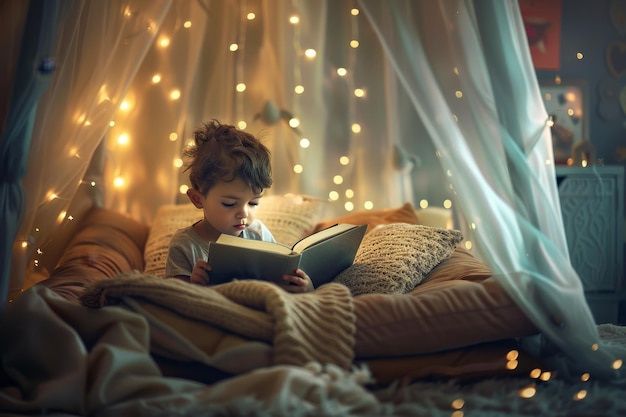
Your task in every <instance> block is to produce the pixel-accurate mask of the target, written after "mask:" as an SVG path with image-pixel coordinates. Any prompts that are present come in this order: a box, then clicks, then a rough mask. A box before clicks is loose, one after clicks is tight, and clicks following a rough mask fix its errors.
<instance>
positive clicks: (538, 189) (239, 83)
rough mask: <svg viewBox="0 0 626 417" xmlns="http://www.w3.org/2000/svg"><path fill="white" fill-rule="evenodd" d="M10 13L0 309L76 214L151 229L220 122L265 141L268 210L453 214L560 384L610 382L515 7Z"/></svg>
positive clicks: (237, 6)
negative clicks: (300, 199)
mask: <svg viewBox="0 0 626 417" xmlns="http://www.w3.org/2000/svg"><path fill="white" fill-rule="evenodd" d="M7 3H8V4H7ZM2 7H3V10H2V16H3V18H2V19H3V20H6V19H7V16H12V17H13V19H12V20H11V25H5V26H3V27H4V29H3V30H4V31H6V32H7V33H9V32H10V33H12V34H13V36H12V37H11V36H3V38H4V39H6V42H10V41H11V40H13V41H14V45H13V47H12V48H5V51H7V52H6V53H8V55H9V56H8V57H5V61H6V62H8V65H6V66H5V68H3V71H4V74H3V75H4V76H3V77H2V82H3V83H5V86H6V87H8V89H7V88H5V89H3V91H12V93H11V95H4V96H3V98H2V100H3V103H2V109H3V114H2V116H3V133H2V141H1V142H0V149H1V156H0V157H1V158H2V163H1V164H0V170H1V172H2V182H1V183H0V187H1V189H0V207H2V210H1V211H2V214H3V216H2V218H3V222H4V224H3V228H4V230H7V231H8V232H9V233H7V234H5V235H3V236H2V237H1V238H0V239H1V243H2V244H1V245H0V248H1V249H2V252H3V253H2V264H0V267H1V270H2V286H1V289H2V293H3V294H2V295H3V297H2V300H3V301H4V300H5V299H6V298H7V297H6V296H7V291H8V290H15V289H19V288H21V287H22V286H23V283H24V277H25V273H24V271H25V270H26V271H27V272H28V273H37V267H38V263H37V259H38V256H41V255H42V254H45V252H46V251H47V250H52V249H51V248H52V247H53V246H54V240H55V234H56V233H57V232H58V231H59V230H60V229H61V228H63V227H65V226H66V225H67V224H68V222H70V221H72V220H71V219H72V215H73V214H72V213H73V210H75V209H76V207H77V205H78V203H77V202H76V198H75V197H76V196H81V195H82V196H84V195H90V196H91V198H92V199H94V200H96V202H97V204H100V205H103V206H106V207H108V208H112V209H115V210H118V211H120V212H125V213H129V214H130V215H131V216H133V217H134V218H136V219H138V220H142V221H147V222H149V221H150V220H151V218H152V216H153V215H154V213H155V211H156V209H157V208H158V207H159V206H161V205H163V204H167V203H173V202H176V201H183V200H181V199H183V198H184V196H183V195H182V194H181V193H180V191H179V187H180V186H181V184H184V174H183V173H182V170H181V169H180V160H179V158H180V154H181V149H182V148H183V146H184V144H185V139H186V138H188V137H189V135H190V133H191V132H192V131H193V129H194V128H195V127H196V126H198V125H199V124H200V123H202V122H203V121H205V120H208V119H211V118H216V119H218V120H220V121H222V122H227V123H232V124H237V125H239V126H240V127H245V128H246V129H247V130H248V131H251V132H253V133H255V134H256V133H260V134H261V136H262V137H263V138H264V140H266V141H267V143H268V145H269V146H270V148H271V150H272V153H273V167H274V172H275V184H274V186H273V188H272V190H271V192H273V193H285V192H298V193H305V194H309V195H313V196H316V197H320V198H330V199H331V200H334V201H335V202H334V203H333V204H334V205H335V206H336V207H339V208H340V210H344V209H346V210H361V209H366V208H369V207H374V208H383V207H390V206H395V205H399V204H402V203H404V202H405V201H409V202H412V203H413V204H414V205H416V206H419V205H420V204H425V202H428V203H429V204H432V205H450V206H451V208H452V210H453V213H454V217H455V221H456V223H457V227H458V228H459V229H461V230H462V232H463V234H464V236H465V238H466V244H467V245H468V247H469V245H470V244H471V248H472V251H473V252H474V253H475V254H476V256H478V257H479V258H481V259H483V260H485V261H486V262H487V263H488V264H489V265H490V266H491V268H492V269H493V271H494V273H495V274H496V275H497V277H498V279H499V282H500V283H501V284H502V285H503V286H504V287H505V289H506V290H507V291H508V293H509V294H510V295H511V296H512V297H513V298H514V299H515V300H516V301H517V303H518V304H519V305H520V307H521V308H522V309H523V310H524V311H525V312H526V314H527V315H528V316H529V317H530V318H531V319H532V320H533V322H534V323H535V324H536V325H537V327H538V328H540V329H541V331H542V335H543V336H544V337H545V340H543V342H545V341H546V340H547V341H549V343H550V344H553V345H554V346H555V347H556V348H557V351H558V352H559V353H558V354H557V355H555V357H554V359H555V361H558V362H560V367H561V368H562V369H563V370H567V371H569V372H571V373H572V374H578V373H581V372H587V371H593V372H594V373H596V374H598V375H603V376H606V377H610V378H612V377H617V376H619V370H616V369H618V368H619V367H620V364H621V362H620V361H619V359H620V358H623V357H625V356H626V355H624V353H625V352H611V351H608V350H607V349H604V348H603V346H601V345H597V343H598V340H599V338H598V334H597V330H596V327H595V324H594V320H593V317H592V315H591V313H590V311H589V308H588V307H587V304H586V301H585V298H584V295H583V290H582V285H581V282H580V279H579V277H578V275H577V273H576V271H575V270H574V269H573V267H572V266H571V263H570V260H569V255H568V249H567V243H566V240H565V233H564V229H563V224H562V220H561V217H560V207H559V200H558V195H557V189H556V182H555V171H554V165H553V155H552V147H551V136H550V130H549V128H548V127H547V126H548V125H547V122H548V115H547V112H546V111H545V108H544V106H543V104H542V100H541V96H540V92H539V88H538V84H537V80H536V76H535V72H534V68H533V65H532V62H531V58H530V54H529V50H528V46H527V41H526V36H525V31H524V27H523V24H522V19H521V15H520V10H519V5H518V4H517V2H516V1H513V0H507V1H500V0H474V1H471V0H466V1H461V0H439V1H432V0H420V1H413V0H394V1H385V2H383V1H379V0H360V1H344V0H342V1H306V0H292V1H282V0H238V1H229V2H225V1H209V0H197V1H193V0H184V1H171V0H157V1H139V0H125V1H117V0H115V1H108V2H100V1H90V0H82V1H81V0H69V1H68V0H63V1H61V0H54V1H50V0H46V1H43V0H31V1H30V2H5V3H3V5H2ZM5 9H6V10H5ZM296 17H297V19H295V18H296ZM22 28H24V31H23V35H22V36H20V35H21V34H22V32H21V31H22ZM20 39H21V41H20ZM42 40H45V42H42ZM16 44H17V45H20V47H19V48H18V47H17V46H15V45H16ZM8 80H13V81H12V82H10V83H9V82H8ZM293 118H295V119H297V120H298V121H299V123H294V121H293V120H291V119H293ZM303 139H306V140H303ZM9 260H10V262H9ZM11 269H12V272H11V273H9V271H10V270H11ZM9 277H10V278H9ZM527 342H528V343H529V347H532V346H533V345H534V344H535V342H536V340H534V339H529V340H527Z"/></svg>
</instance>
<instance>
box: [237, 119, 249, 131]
mask: <svg viewBox="0 0 626 417" xmlns="http://www.w3.org/2000/svg"><path fill="white" fill-rule="evenodd" d="M237 127H239V129H241V130H244V129H245V128H246V127H248V123H246V121H245V120H240V121H238V122H237Z"/></svg>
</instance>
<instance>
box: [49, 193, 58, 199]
mask: <svg viewBox="0 0 626 417" xmlns="http://www.w3.org/2000/svg"><path fill="white" fill-rule="evenodd" d="M58 197H59V196H58V195H57V194H56V193H53V192H49V193H48V201H52V200H55V199H56V198H58Z"/></svg>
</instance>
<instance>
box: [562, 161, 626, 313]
mask: <svg viewBox="0 0 626 417" xmlns="http://www.w3.org/2000/svg"><path fill="white" fill-rule="evenodd" d="M556 176H557V184H558V188H559V198H560V203H561V213H562V215H563V223H564V225H565V233H566V236H567V243H568V249H569V254H570V259H571V262H572V265H573V266H574V269H575V270H576V272H578V275H579V276H580V278H581V280H582V282H583V286H584V288H585V293H586V295H587V301H588V303H589V306H590V308H591V310H592V312H593V314H594V317H595V319H596V322H597V323H609V322H610V323H619V322H620V321H623V320H624V319H625V317H624V316H626V311H624V310H626V284H625V282H624V280H625V278H624V167H622V166H589V167H570V166H567V167H566V166H559V167H557V168H556ZM620 304H621V305H622V311H621V312H620ZM621 324H624V323H621Z"/></svg>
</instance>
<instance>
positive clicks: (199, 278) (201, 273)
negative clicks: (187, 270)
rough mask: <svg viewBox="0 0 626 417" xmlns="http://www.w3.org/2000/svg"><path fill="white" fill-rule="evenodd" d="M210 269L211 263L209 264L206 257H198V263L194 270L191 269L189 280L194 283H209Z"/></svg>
mask: <svg viewBox="0 0 626 417" xmlns="http://www.w3.org/2000/svg"><path fill="white" fill-rule="evenodd" d="M210 270H211V265H209V263H208V262H207V261H205V260H204V259H198V261H197V262H196V265H195V266H194V267H193V271H191V276H190V277H189V281H190V282H193V283H194V284H201V285H208V284H209V271H210Z"/></svg>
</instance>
